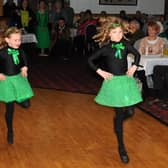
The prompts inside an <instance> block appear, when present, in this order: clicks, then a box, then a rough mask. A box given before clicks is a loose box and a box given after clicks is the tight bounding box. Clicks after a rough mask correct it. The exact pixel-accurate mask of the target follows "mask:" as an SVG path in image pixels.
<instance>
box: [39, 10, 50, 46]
mask: <svg viewBox="0 0 168 168" xmlns="http://www.w3.org/2000/svg"><path fill="white" fill-rule="evenodd" d="M36 19H37V22H38V25H37V29H36V36H37V41H38V43H37V47H38V48H49V46H50V36H49V29H48V12H44V13H40V11H38V12H37V13H36Z"/></svg>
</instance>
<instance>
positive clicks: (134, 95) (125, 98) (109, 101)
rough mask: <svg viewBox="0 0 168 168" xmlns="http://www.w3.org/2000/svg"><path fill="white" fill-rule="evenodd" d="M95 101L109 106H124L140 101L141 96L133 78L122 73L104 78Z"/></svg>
mask: <svg viewBox="0 0 168 168" xmlns="http://www.w3.org/2000/svg"><path fill="white" fill-rule="evenodd" d="M95 101H96V103H98V104H101V105H105V106H110V107H126V106H131V105H134V104H137V103H139V102H141V101H142V97H141V94H140V89H139V88H138V87H137V83H136V81H135V79H134V78H133V77H129V76H127V75H123V76H113V77H112V79H109V80H104V81H103V83H102V86H101V88H100V90H99V92H98V94H97V96H96V98H95Z"/></svg>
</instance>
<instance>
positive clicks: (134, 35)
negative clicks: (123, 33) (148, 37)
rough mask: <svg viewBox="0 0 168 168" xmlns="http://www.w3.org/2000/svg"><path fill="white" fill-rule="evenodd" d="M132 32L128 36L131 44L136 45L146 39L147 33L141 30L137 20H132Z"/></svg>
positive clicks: (130, 24)
mask: <svg viewBox="0 0 168 168" xmlns="http://www.w3.org/2000/svg"><path fill="white" fill-rule="evenodd" d="M129 28H130V32H131V33H129V34H127V38H128V40H129V42H130V43H131V44H132V45H134V43H135V42H136V41H137V40H139V39H141V38H143V37H145V33H144V32H143V31H142V30H141V29H140V23H139V22H138V21H137V20H131V21H130V23H129Z"/></svg>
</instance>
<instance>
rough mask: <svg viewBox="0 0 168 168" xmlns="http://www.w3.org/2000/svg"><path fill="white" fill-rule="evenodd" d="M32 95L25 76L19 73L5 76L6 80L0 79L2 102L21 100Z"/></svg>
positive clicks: (0, 98)
mask: <svg viewBox="0 0 168 168" xmlns="http://www.w3.org/2000/svg"><path fill="white" fill-rule="evenodd" d="M33 95H34V94H33V91H32V89H31V86H30V84H29V82H28V80H27V78H25V77H23V76H22V75H21V74H18V75H14V76H6V80H0V101H2V102H6V103H8V102H12V101H16V102H22V101H24V100H27V99H29V98H31V97H32V96H33Z"/></svg>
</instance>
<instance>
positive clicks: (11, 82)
mask: <svg viewBox="0 0 168 168" xmlns="http://www.w3.org/2000/svg"><path fill="white" fill-rule="evenodd" d="M0 39H1V40H0V48H1V50H0V93H1V94H0V101H1V102H4V103H5V105H6V113H5V119H6V125H7V141H8V143H9V144H13V124H12V123H13V113H14V103H15V102H17V103H18V104H19V105H21V106H22V107H25V108H26V107H29V106H30V103H29V99H30V98H31V97H32V96H33V91H32V89H31V86H30V84H29V82H28V80H27V75H28V74H27V70H28V64H27V59H26V56H25V54H24V52H23V50H21V49H20V45H21V31H20V30H19V29H17V28H16V27H11V28H9V29H8V30H7V31H6V32H5V33H4V34H3V37H1V38H0Z"/></svg>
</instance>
